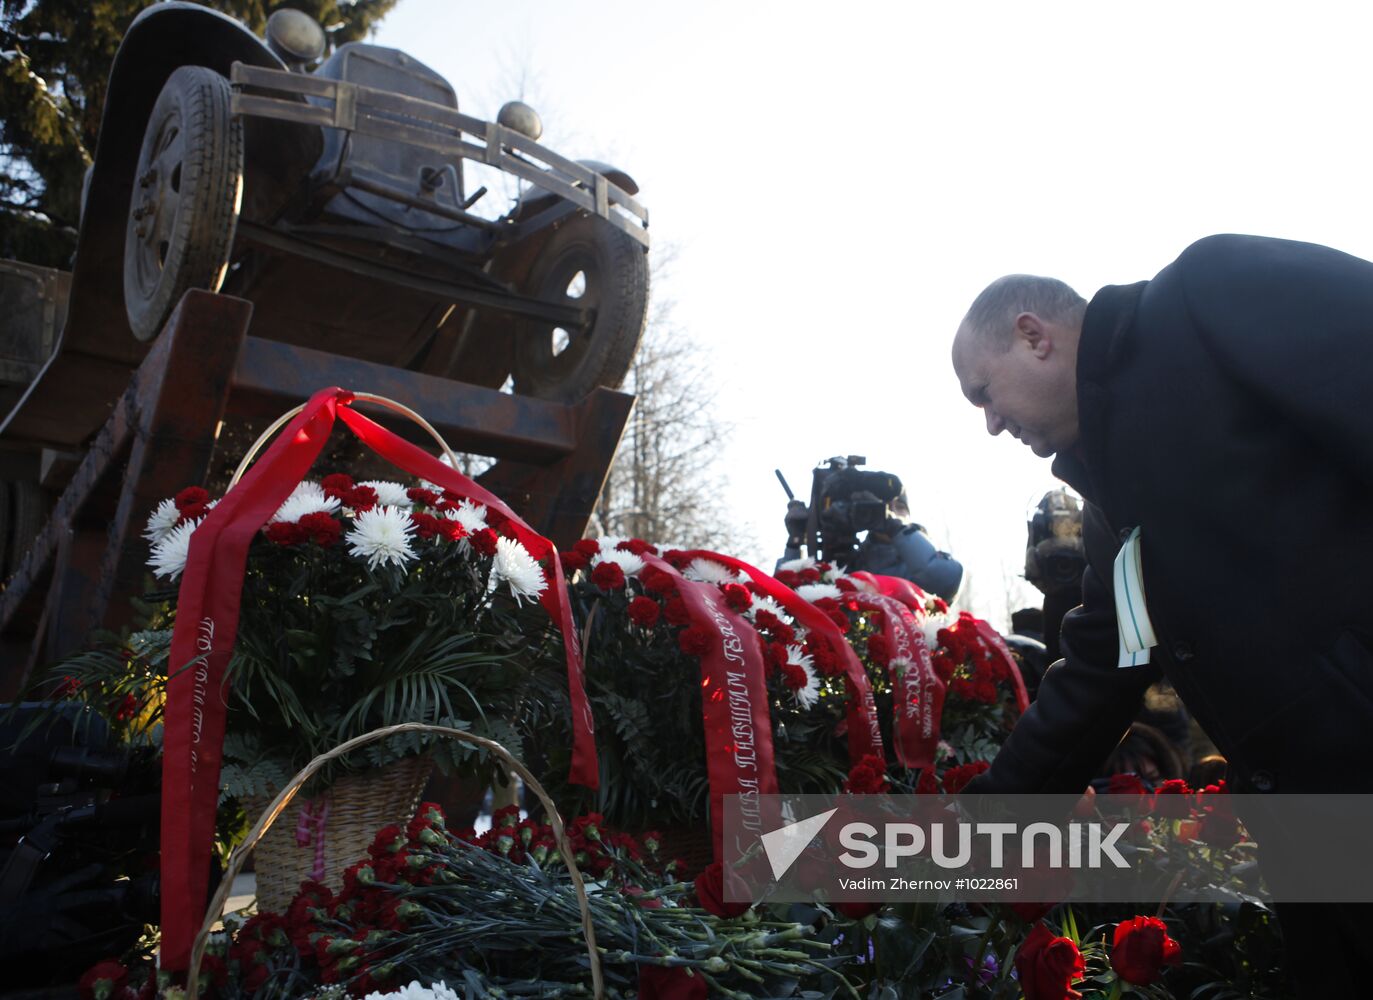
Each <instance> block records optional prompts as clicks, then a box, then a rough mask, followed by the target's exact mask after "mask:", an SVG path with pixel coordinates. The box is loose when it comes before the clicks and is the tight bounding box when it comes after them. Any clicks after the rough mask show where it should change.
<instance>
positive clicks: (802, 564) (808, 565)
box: [777, 556, 815, 573]
mask: <svg viewBox="0 0 1373 1000" xmlns="http://www.w3.org/2000/svg"><path fill="white" fill-rule="evenodd" d="M803 569H815V560H814V559H811V558H810V557H809V556H802V557H801V558H800V559H788V560H787V561H786V562H784V563H782V564H781V565H780V566H778V567H777V572H779V573H784V572H789V573H799V572H801V570H803Z"/></svg>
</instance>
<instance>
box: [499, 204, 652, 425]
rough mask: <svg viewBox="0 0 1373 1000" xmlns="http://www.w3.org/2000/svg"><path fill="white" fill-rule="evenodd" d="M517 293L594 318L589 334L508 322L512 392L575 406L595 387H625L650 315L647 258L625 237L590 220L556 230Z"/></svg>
mask: <svg viewBox="0 0 1373 1000" xmlns="http://www.w3.org/2000/svg"><path fill="white" fill-rule="evenodd" d="M519 291H520V292H521V293H522V294H524V295H526V296H529V297H530V298H536V299H542V300H544V301H547V302H559V303H568V304H585V305H588V306H590V307H591V308H592V309H594V310H595V311H596V319H595V322H594V323H593V324H592V326H591V328H590V329H589V330H586V331H581V332H576V331H563V330H561V329H560V328H557V327H555V326H554V325H553V324H551V323H548V322H546V321H540V320H536V319H526V318H520V319H517V320H516V321H515V322H514V323H513V328H514V337H515V345H514V346H515V350H514V358H513V365H512V368H513V371H512V372H511V375H512V378H513V382H514V389H515V392H517V393H520V394H523V395H529V396H537V397H539V398H541V399H551V400H556V401H559V402H565V403H575V402H577V401H579V400H581V399H583V398H584V397H586V395H587V394H588V393H590V392H591V391H592V390H593V389H595V388H596V387H597V386H602V385H604V386H609V387H610V388H612V389H613V388H616V387H617V386H619V384H620V383H621V382H622V381H624V377H625V374H626V373H627V372H628V371H629V366H630V365H631V364H632V363H633V361H634V352H635V351H636V350H638V347H639V338H640V337H641V336H642V335H643V332H644V320H645V317H646V315H647V312H648V255H647V254H646V253H645V252H644V248H643V247H642V246H641V245H640V244H639V243H638V242H636V241H635V240H634V239H633V238H631V237H630V236H629V235H628V234H626V233H623V232H621V231H620V230H619V229H617V228H616V227H615V226H613V225H611V224H610V223H608V222H606V221H605V220H604V219H599V218H596V217H594V216H586V215H582V216H577V217H575V218H573V219H570V220H569V221H568V222H566V223H564V224H563V225H562V226H560V227H559V228H558V230H557V231H556V232H554V233H553V235H552V236H550V237H549V238H548V242H547V243H545V244H544V245H543V247H542V248H541V249H540V251H539V255H538V257H537V259H536V260H535V261H534V263H533V265H532V267H531V268H530V270H529V275H528V277H527V279H525V281H523V282H521V285H520V288H519Z"/></svg>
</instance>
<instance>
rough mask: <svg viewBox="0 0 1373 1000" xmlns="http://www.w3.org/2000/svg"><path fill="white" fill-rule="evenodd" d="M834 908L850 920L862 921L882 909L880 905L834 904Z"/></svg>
mask: <svg viewBox="0 0 1373 1000" xmlns="http://www.w3.org/2000/svg"><path fill="white" fill-rule="evenodd" d="M833 905H834V908H835V909H836V910H838V911H839V912H840V913H842V914H843V915H844V916H846V917H848V918H849V919H850V920H862V919H863V918H864V917H869V916H871V915H872V914H874V913H876V912H877V911H878V910H880V909H882V904H881V903H859V902H853V903H835V904H833Z"/></svg>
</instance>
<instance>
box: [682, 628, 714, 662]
mask: <svg viewBox="0 0 1373 1000" xmlns="http://www.w3.org/2000/svg"><path fill="white" fill-rule="evenodd" d="M713 638H714V637H713V636H712V635H711V634H710V629H708V628H706V627H705V626H704V625H691V626H688V627H687V628H684V629H682V631H681V632H679V633H677V647H678V648H679V649H680V650H681V651H682V652H683V653H686V654H687V655H688V656H704V655H705V654H706V653H707V652H708V651H709V650H710V645H711V640H712V639H713Z"/></svg>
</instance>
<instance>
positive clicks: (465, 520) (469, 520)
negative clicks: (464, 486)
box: [444, 500, 487, 535]
mask: <svg viewBox="0 0 1373 1000" xmlns="http://www.w3.org/2000/svg"><path fill="white" fill-rule="evenodd" d="M444 515H445V516H446V517H448V518H449V519H451V520H454V521H457V522H458V523H459V524H461V525H462V528H463V530H464V531H466V532H467V533H468V534H469V535H475V534H476V533H477V532H478V531H481V530H482V529H484V528H486V527H487V524H486V505H485V504H480V503H473V502H472V501H471V500H459V501H458V505H457V506H456V507H450V508H449V509H448V510H446V511H444Z"/></svg>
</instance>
